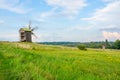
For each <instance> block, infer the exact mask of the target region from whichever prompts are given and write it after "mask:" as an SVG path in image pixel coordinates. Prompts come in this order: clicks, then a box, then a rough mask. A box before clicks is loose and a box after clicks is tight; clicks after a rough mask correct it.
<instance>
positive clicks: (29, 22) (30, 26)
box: [28, 20, 31, 29]
mask: <svg viewBox="0 0 120 80" xmlns="http://www.w3.org/2000/svg"><path fill="white" fill-rule="evenodd" d="M28 27H29V29H31V20H30V21H29V26H28Z"/></svg>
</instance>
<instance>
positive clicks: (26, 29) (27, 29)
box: [21, 28, 31, 31]
mask: <svg viewBox="0 0 120 80" xmlns="http://www.w3.org/2000/svg"><path fill="white" fill-rule="evenodd" d="M21 30H24V31H31V29H29V28H21Z"/></svg>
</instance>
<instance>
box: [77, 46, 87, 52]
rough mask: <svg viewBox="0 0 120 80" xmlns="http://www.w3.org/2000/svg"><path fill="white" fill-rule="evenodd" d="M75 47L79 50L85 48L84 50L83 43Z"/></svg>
mask: <svg viewBox="0 0 120 80" xmlns="http://www.w3.org/2000/svg"><path fill="white" fill-rule="evenodd" d="M77 48H78V49H79V50H85V51H86V50H87V49H86V47H85V46H84V45H78V46H77Z"/></svg>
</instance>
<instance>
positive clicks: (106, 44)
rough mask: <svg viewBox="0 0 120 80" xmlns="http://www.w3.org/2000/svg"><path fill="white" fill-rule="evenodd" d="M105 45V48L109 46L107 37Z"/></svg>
mask: <svg viewBox="0 0 120 80" xmlns="http://www.w3.org/2000/svg"><path fill="white" fill-rule="evenodd" d="M105 46H106V48H110V44H109V42H108V40H107V39H106V40H105Z"/></svg>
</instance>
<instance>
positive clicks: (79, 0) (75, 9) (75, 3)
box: [46, 0, 87, 17]
mask: <svg viewBox="0 0 120 80" xmlns="http://www.w3.org/2000/svg"><path fill="white" fill-rule="evenodd" d="M46 2H47V4H48V5H50V6H52V7H55V8H56V9H57V10H58V11H59V14H61V15H64V16H68V17H72V16H74V15H77V14H78V13H79V11H80V10H81V9H82V8H84V7H85V6H87V4H86V3H85V0H46Z"/></svg>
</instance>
